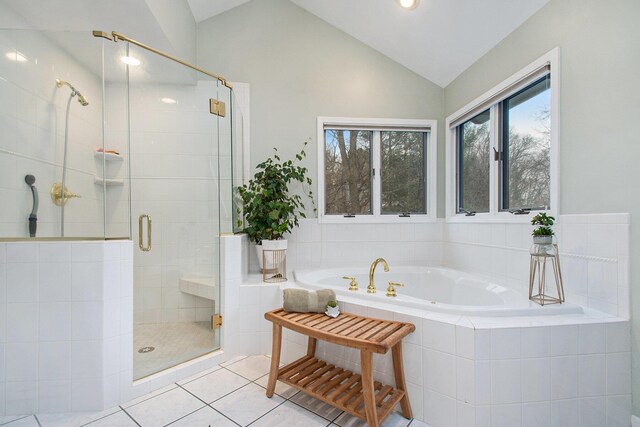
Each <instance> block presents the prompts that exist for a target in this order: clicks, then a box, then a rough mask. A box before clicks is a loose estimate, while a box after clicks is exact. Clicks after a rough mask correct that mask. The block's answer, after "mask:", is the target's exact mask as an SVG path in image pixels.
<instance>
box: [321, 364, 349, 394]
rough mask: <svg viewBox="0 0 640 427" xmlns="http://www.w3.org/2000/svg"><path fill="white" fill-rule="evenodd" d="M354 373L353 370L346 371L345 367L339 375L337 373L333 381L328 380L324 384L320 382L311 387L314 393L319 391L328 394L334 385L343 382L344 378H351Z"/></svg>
mask: <svg viewBox="0 0 640 427" xmlns="http://www.w3.org/2000/svg"><path fill="white" fill-rule="evenodd" d="M352 375H353V374H352V373H351V372H349V371H345V370H344V369H342V372H341V373H340V374H339V375H337V376H336V377H335V378H333V379H332V380H331V381H329V382H326V383H324V384H318V385H316V386H314V387H313V388H312V389H311V391H313V392H314V393H319V394H322V395H326V394H327V393H328V392H329V391H331V390H332V389H333V388H334V387H336V386H337V385H338V384H340V383H341V382H343V381H344V380H346V379H347V378H349V377H350V376H352Z"/></svg>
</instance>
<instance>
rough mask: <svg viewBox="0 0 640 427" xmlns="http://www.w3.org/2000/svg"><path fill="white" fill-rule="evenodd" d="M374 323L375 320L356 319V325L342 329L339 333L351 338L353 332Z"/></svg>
mask: <svg viewBox="0 0 640 427" xmlns="http://www.w3.org/2000/svg"><path fill="white" fill-rule="evenodd" d="M373 322H375V319H358V323H356V324H352V325H350V326H349V327H348V328H346V329H343V330H342V331H340V333H341V334H342V335H344V336H346V337H349V336H351V335H352V334H353V333H354V332H355V331H357V330H359V329H361V328H364V327H365V326H367V325H368V324H370V323H373Z"/></svg>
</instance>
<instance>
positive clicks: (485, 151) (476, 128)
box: [458, 110, 490, 212]
mask: <svg viewBox="0 0 640 427" xmlns="http://www.w3.org/2000/svg"><path fill="white" fill-rule="evenodd" d="M489 118H490V114H489V110H486V111H484V112H482V113H480V114H478V115H477V116H475V117H473V118H472V119H470V120H468V121H466V122H464V123H462V124H461V125H460V126H458V156H459V157H458V197H459V198H458V212H463V211H468V212H489V190H490V188H489V159H490V157H489V156H490V154H489V149H490V138H489Z"/></svg>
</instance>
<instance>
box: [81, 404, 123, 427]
mask: <svg viewBox="0 0 640 427" xmlns="http://www.w3.org/2000/svg"><path fill="white" fill-rule="evenodd" d="M134 406H135V405H134ZM117 408H118V410H117V411H113V412H111V413H109V414H107V415H104V416H102V417H100V418H95V419H93V420H91V421H89V422H87V423H84V424H82V425H81V426H80V427H84V426H87V425H89V424H91V423H95V422H96V421H100V420H102V419H104V418H107V417H110V416H111V415H114V414H117V413H118V412H120V411H123V410H124V409H123V408H122V406H120V405H118V406H117Z"/></svg>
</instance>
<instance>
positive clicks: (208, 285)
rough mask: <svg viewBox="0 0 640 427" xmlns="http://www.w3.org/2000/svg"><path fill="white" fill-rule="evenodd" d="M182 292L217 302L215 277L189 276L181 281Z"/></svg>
mask: <svg viewBox="0 0 640 427" xmlns="http://www.w3.org/2000/svg"><path fill="white" fill-rule="evenodd" d="M180 290H181V291H182V292H184V293H185V294H189V295H194V296H197V297H200V298H205V299H210V300H215V299H216V283H215V278H214V277H208V276H189V277H183V278H182V279H180Z"/></svg>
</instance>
